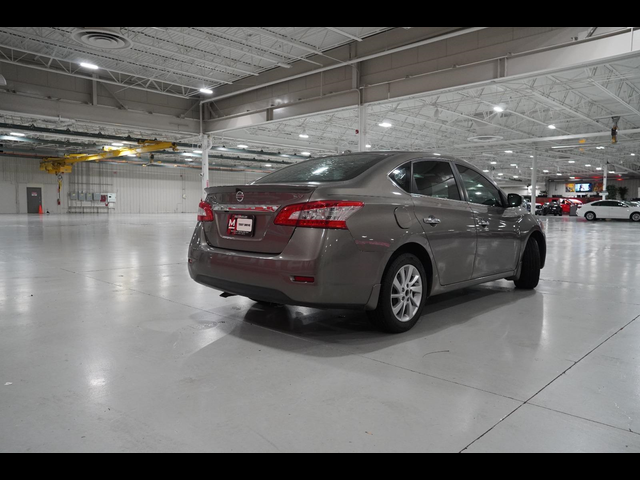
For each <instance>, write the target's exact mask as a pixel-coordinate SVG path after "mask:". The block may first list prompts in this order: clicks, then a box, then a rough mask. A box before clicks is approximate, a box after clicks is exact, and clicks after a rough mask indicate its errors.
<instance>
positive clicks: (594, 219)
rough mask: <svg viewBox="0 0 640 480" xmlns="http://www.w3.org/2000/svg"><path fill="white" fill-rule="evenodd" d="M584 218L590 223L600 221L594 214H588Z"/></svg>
mask: <svg viewBox="0 0 640 480" xmlns="http://www.w3.org/2000/svg"><path fill="white" fill-rule="evenodd" d="M584 218H586V219H587V221H588V222H595V221H596V220H598V216H597V215H596V214H595V213H593V212H589V213H587V214H586V215H585V216H584Z"/></svg>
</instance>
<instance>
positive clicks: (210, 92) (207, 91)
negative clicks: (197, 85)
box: [200, 88, 213, 95]
mask: <svg viewBox="0 0 640 480" xmlns="http://www.w3.org/2000/svg"><path fill="white" fill-rule="evenodd" d="M200 93H204V94H205V95H213V90H211V89H210V88H201V89H200Z"/></svg>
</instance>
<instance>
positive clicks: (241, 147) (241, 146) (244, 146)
mask: <svg viewBox="0 0 640 480" xmlns="http://www.w3.org/2000/svg"><path fill="white" fill-rule="evenodd" d="M238 148H240V149H242V150H246V149H247V148H249V146H248V145H238Z"/></svg>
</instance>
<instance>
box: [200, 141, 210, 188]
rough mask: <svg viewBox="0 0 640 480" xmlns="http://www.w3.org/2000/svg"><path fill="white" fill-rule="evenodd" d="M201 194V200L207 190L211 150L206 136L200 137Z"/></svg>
mask: <svg viewBox="0 0 640 480" xmlns="http://www.w3.org/2000/svg"><path fill="white" fill-rule="evenodd" d="M200 138H201V140H202V192H203V194H202V195H203V200H204V199H206V198H207V194H206V192H205V190H206V189H207V188H209V150H211V140H210V139H209V137H208V136H207V135H202V136H201V137H200Z"/></svg>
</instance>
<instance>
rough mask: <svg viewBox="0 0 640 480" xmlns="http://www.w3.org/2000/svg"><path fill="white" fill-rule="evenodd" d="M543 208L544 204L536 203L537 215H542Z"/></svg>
mask: <svg viewBox="0 0 640 480" xmlns="http://www.w3.org/2000/svg"><path fill="white" fill-rule="evenodd" d="M543 209H544V204H542V203H536V215H542V210H543Z"/></svg>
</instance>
